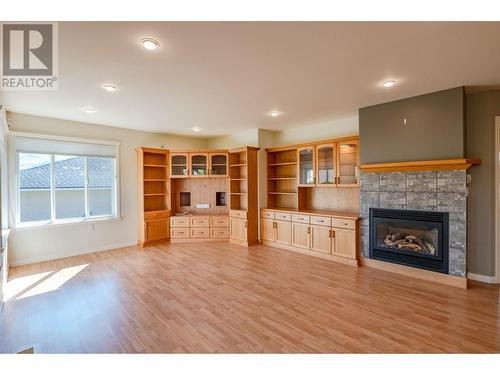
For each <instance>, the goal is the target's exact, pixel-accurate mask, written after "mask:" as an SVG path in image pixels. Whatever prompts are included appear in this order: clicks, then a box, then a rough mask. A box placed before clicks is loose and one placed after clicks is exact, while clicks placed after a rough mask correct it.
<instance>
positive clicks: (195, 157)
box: [189, 154, 208, 177]
mask: <svg viewBox="0 0 500 375" xmlns="http://www.w3.org/2000/svg"><path fill="white" fill-rule="evenodd" d="M189 157H190V162H191V177H206V176H208V154H189Z"/></svg>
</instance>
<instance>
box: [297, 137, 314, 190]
mask: <svg viewBox="0 0 500 375" xmlns="http://www.w3.org/2000/svg"><path fill="white" fill-rule="evenodd" d="M297 153H298V155H297V161H298V166H297V168H298V172H297V173H298V177H299V184H298V186H313V185H314V146H309V147H302V148H299V149H298V150H297Z"/></svg>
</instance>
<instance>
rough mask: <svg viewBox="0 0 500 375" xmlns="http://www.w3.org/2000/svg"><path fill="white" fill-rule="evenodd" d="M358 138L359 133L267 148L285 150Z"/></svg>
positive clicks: (268, 149)
mask: <svg viewBox="0 0 500 375" xmlns="http://www.w3.org/2000/svg"><path fill="white" fill-rule="evenodd" d="M358 139H359V135H351V136H348V137H341V138H332V139H323V140H316V141H311V142H304V143H296V144H292V145H284V146H275V147H266V148H265V150H266V151H268V152H275V151H285V150H293V149H294V148H301V147H305V146H316V145H319V144H322V143H329V142H333V143H336V142H345V141H353V140H358Z"/></svg>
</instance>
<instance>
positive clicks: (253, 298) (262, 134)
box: [0, 8, 500, 371]
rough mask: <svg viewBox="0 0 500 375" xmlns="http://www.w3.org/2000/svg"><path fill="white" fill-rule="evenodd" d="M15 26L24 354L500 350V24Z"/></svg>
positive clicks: (12, 80)
mask: <svg viewBox="0 0 500 375" xmlns="http://www.w3.org/2000/svg"><path fill="white" fill-rule="evenodd" d="M272 9H275V8H272ZM436 12H437V13H436V14H441V13H439V10H436ZM395 17H396V16H395ZM70 18H71V17H70ZM250 18H251V17H250ZM399 18H400V19H405V18H404V17H403V16H399ZM6 19H7V20H6V21H2V23H1V27H2V54H3V59H2V64H3V65H2V71H1V73H2V77H1V84H2V87H1V90H0V105H1V113H0V123H1V124H0V125H1V126H0V176H1V183H0V185H1V186H0V201H1V219H0V224H1V226H2V250H1V253H0V254H1V258H0V260H1V262H0V273H1V278H0V297H1V298H0V299H1V301H2V304H1V308H0V353H4V354H5V356H4V357H7V358H12V361H19V360H18V359H17V358H18V357H21V356H9V355H8V354H15V353H33V354H35V355H34V356H28V357H29V358H32V357H35V361H37V359H36V358H48V357H46V356H43V354H86V356H83V358H85V357H88V358H90V359H91V361H92V362H91V365H92V366H94V368H95V367H97V366H99V359H96V358H95V356H93V354H118V353H120V354H128V355H129V356H126V357H125V356H124V357H123V358H129V357H130V358H134V357H135V356H132V354H139V353H140V354H152V353H155V354H163V355H165V354H180V353H191V354H201V353H204V354H208V353H218V354H233V353H236V354H253V356H251V357H249V358H256V359H257V360H259V361H260V360H262V361H263V362H262V364H263V363H265V357H262V356H258V354H266V353H273V354H278V353H279V354H299V353H310V354H312V353H315V354H319V353H321V354H329V355H333V356H326V357H328V358H331V360H332V361H333V362H335V361H338V360H339V357H336V356H335V355H334V354H341V353H351V354H356V355H360V354H364V353H373V354H396V353H398V354H430V353H433V354H457V353H461V354H472V353H474V354H475V353H490V354H492V353H495V354H497V353H498V352H499V350H500V312H499V311H500V310H499V299H500V295H499V286H498V285H499V284H500V237H499V232H500V231H499V230H498V229H497V228H498V223H499V222H500V209H499V207H500V205H499V200H498V198H497V197H498V196H500V195H499V193H500V184H499V178H500V157H499V155H500V70H499V69H498V66H500V49H499V48H498V46H499V45H500V22H497V21H490V22H471V21H474V20H469V21H459V20H458V19H457V18H455V19H450V20H448V21H433V22H406V21H399V22H386V21H383V20H384V17H382V18H381V20H380V21H377V22H371V21H373V20H367V21H361V22H360V21H358V22H349V21H350V20H351V19H349V20H345V21H348V22H344V21H342V22H339V21H325V20H321V17H320V19H318V20H316V22H300V21H296V18H295V17H293V16H292V17H291V20H290V21H288V20H284V22H277V21H270V20H265V21H266V22H263V21H264V20H261V21H259V20H257V19H248V20H247V21H250V22H242V21H231V20H233V19H238V20H240V18H238V17H237V16H235V17H233V18H230V19H229V22H220V21H219V20H220V17H219V18H218V17H216V18H215V19H213V20H212V21H215V22H205V21H202V20H198V21H194V20H193V21H187V20H186V18H182V17H181V19H179V20H169V21H155V22H150V21H144V20H143V21H126V20H124V19H117V20H116V21H100V22H98V21H97V20H96V21H71V20H60V21H57V22H54V21H47V20H44V21H42V19H44V17H42V16H40V17H38V19H40V21H39V22H21V20H22V17H21V18H19V16H18V17H17V18H16V17H12V16H11V17H8V18H6ZM33 19H35V18H33ZM60 19H66V17H60ZM88 19H92V18H88ZM125 19H136V18H134V17H133V16H129V17H128V18H127V17H125ZM138 19H140V17H139V18H138ZM396 20H397V17H396ZM28 357H26V356H24V357H23V358H28ZM62 357H65V356H62ZM78 357H81V356H78ZM78 357H77V358H78ZM97 357H99V356H97ZM137 357H140V356H137ZM357 357H359V358H363V359H362V360H364V356H355V358H357ZM110 358H113V357H112V356H110ZM119 358H122V357H119ZM161 358H162V360H165V361H167V362H164V364H167V363H168V357H163V356H162V357H161ZM196 358H198V357H196ZM244 358H245V356H244V357H240V358H239V359H240V360H241V362H239V363H240V365H243V364H244V363H245V359H244ZM283 358H287V356H283V357H282V356H280V359H279V361H281V360H283ZM293 358H295V357H293ZM298 358H300V357H297V359H298ZM382 358H384V357H382ZM405 358H410V357H405ZM418 358H422V359H423V358H425V357H420V356H419V357H416V358H415V359H414V360H416V362H418V361H419V359H418ZM442 358H443V360H444V361H445V360H447V358H449V356H443V357H442ZM467 358H468V357H467ZM9 360H10V359H9ZM94 360H96V362H93V361H94ZM102 360H103V361H107V359H102ZM110 360H111V361H113V360H112V359H110ZM131 360H132V359H131ZM133 360H142V361H145V362H144V363H147V366H154V365H153V364H152V362H147V360H146V359H144V358H143V359H133ZM250 360H251V359H250ZM494 360H495V361H497V360H498V357H497V356H494ZM24 361H32V360H31V359H28V360H24ZM83 361H85V359H83ZM224 361H225V359H224V357H221V358H220V362H218V363H217V365H218V366H223V365H224ZM304 361H306V360H305V359H304ZM354 362H356V360H355V359H354ZM424 362H425V361H423V362H422V364H423V363H424ZM12 363H19V362H12ZM33 363H36V362H33ZM138 363H139V362H138ZM305 363H308V362H307V361H306V362H304V364H305ZM309 363H310V362H309ZM443 363H445V362H443ZM496 363H497V362H496ZM259 364H260V363H257V366H259ZM351 364H352V365H353V366H354V363H351ZM425 364H426V365H427V364H429V365H430V362H429V363H427V362H425ZM470 364H472V362H470ZM492 364H494V362H492ZM112 365H113V363H112V362H108V363H107V364H106V368H109V369H111V368H112V367H109V366H112ZM329 365H332V363H329ZM337 365H338V363H337ZM455 365H457V364H455ZM286 366H290V363H288V364H287V365H286ZM402 366H404V364H402ZM292 367H293V366H292ZM151 368H152V369H153V368H154V367H151ZM329 368H331V367H326V368H325V369H329ZM466 368H467V367H462V369H466ZM83 369H84V368H83V367H82V370H83ZM249 369H251V367H249ZM287 369H288V368H287ZM201 370H202V369H201ZM191 371H196V369H194V370H191Z"/></svg>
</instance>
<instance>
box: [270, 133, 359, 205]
mask: <svg viewBox="0 0 500 375" xmlns="http://www.w3.org/2000/svg"><path fill="white" fill-rule="evenodd" d="M266 156H267V164H266V166H267V208H270V209H272V208H279V209H288V210H298V211H301V210H311V209H320V208H321V207H324V208H329V209H336V210H340V209H342V210H348V211H356V210H359V198H356V197H358V196H359V191H358V189H357V188H359V173H358V169H359V143H358V137H356V136H354V137H344V138H338V139H331V140H325V141H318V142H310V143H302V144H296V145H288V146H281V147H270V148H267V149H266ZM338 188H354V189H338Z"/></svg>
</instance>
